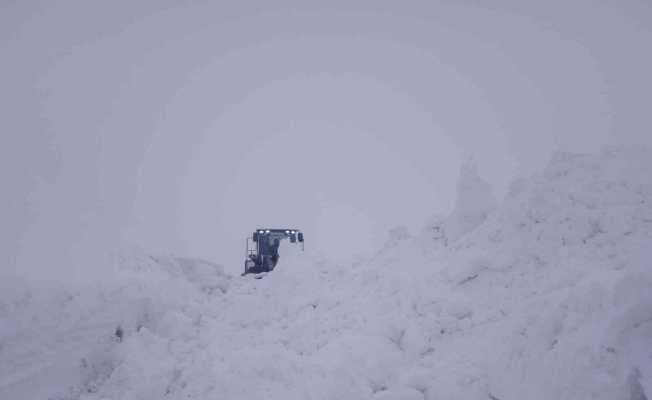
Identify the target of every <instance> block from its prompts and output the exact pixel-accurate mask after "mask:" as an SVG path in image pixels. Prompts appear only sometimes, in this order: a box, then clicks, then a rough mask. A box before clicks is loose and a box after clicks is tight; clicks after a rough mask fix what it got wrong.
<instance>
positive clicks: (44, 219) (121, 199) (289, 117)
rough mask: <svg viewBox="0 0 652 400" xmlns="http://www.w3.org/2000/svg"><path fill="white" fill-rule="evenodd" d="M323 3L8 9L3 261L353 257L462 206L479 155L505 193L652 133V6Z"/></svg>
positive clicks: (1, 18) (64, 271) (1, 124)
mask: <svg viewBox="0 0 652 400" xmlns="http://www.w3.org/2000/svg"><path fill="white" fill-rule="evenodd" d="M272 3H274V4H273V5H272ZM323 3H325V4H327V5H323V6H315V5H312V4H310V5H309V4H308V2H303V1H297V2H294V3H289V2H282V3H281V2H263V1H261V2H258V4H255V3H246V4H245V2H233V4H232V5H227V4H226V2H210V1H174V2H173V1H140V2H131V1H111V2H108V1H102V2H100V1H57V2H53V1H43V2H36V1H10V0H2V1H1V2H0V54H1V56H0V57H1V62H0V88H1V91H0V110H1V115H2V117H1V118H0V133H1V135H2V136H1V139H0V149H1V150H0V156H1V161H0V163H1V164H0V166H1V172H0V178H1V179H2V182H1V188H2V209H1V211H0V217H1V218H2V226H1V227H0V235H1V236H0V250H1V251H2V259H1V261H2V266H1V268H2V269H1V270H0V272H2V273H8V274H18V275H22V276H34V275H37V276H38V275H40V276H46V277H47V276H52V275H63V276H67V275H69V274H79V273H81V271H84V270H92V266H91V264H93V261H92V260H93V259H94V258H95V257H96V254H100V253H102V252H106V251H109V250H111V249H113V248H115V247H116V246H118V244H119V243H124V242H129V243H135V244H138V245H141V246H143V247H145V248H146V249H149V250H151V251H154V252H165V253H177V254H180V255H187V256H200V257H204V258H207V259H210V260H213V261H215V262H218V263H222V264H225V266H226V267H227V269H228V270H229V271H231V272H239V271H240V270H241V269H242V261H243V253H244V238H245V237H246V236H247V234H249V233H250V232H251V231H252V230H253V229H255V228H257V227H263V226H272V227H286V226H288V227H297V228H301V229H303V230H304V231H305V232H306V239H307V245H308V246H309V247H310V248H311V249H313V250H315V251H317V252H322V253H325V254H328V255H331V256H334V257H336V258H344V257H348V256H351V255H354V254H356V253H366V252H370V251H372V250H373V249H374V248H375V247H377V246H378V245H380V242H381V241H382V239H383V237H384V235H385V233H386V231H387V229H389V228H391V227H392V226H395V225H399V224H404V225H407V226H408V227H409V228H410V229H411V230H412V231H413V232H416V231H417V230H418V229H419V228H420V227H421V225H422V224H423V222H424V221H425V219H426V218H427V217H428V216H429V215H431V214H434V213H447V212H449V211H450V210H451V208H452V207H453V204H454V200H455V199H454V196H455V183H456V179H457V176H458V172H459V167H460V164H461V163H462V162H463V160H465V159H467V158H469V157H473V158H474V159H475V160H476V161H477V163H478V164H479V169H480V171H481V173H482V174H483V175H484V177H485V178H486V179H487V180H488V181H489V182H490V183H492V184H493V185H494V187H495V188H496V194H498V195H499V196H500V195H502V193H503V192H504V190H505V187H506V186H507V185H508V183H509V181H510V180H511V179H512V178H513V177H515V176H518V175H527V174H529V173H531V172H533V171H536V170H537V169H540V168H541V167H542V166H543V165H544V164H545V162H546V160H547V159H548V158H549V157H550V154H551V152H553V151H555V150H570V151H597V150H599V149H600V148H601V147H602V146H603V145H605V144H609V143H612V144H613V143H630V144H632V143H634V144H638V143H647V144H650V143H652V131H651V130H650V127H651V125H652V124H651V123H650V118H651V117H650V114H651V112H650V104H652V78H651V76H652V75H651V73H650V71H652V56H651V54H652V52H651V51H650V46H651V43H652V33H651V30H652V3H650V2H649V1H634V0H632V1H614V2H597V1H590V2H589V1H545V2H523V1H491V2H488V1H478V2H472V1H459V2H455V1H441V2H435V1H430V2H418V3H417V2H409V5H408V2H398V1H397V2H381V1H374V2H365V3H356V4H358V5H352V3H353V2H349V1H346V2H330V1H329V2H323ZM490 3H491V6H489V4H490Z"/></svg>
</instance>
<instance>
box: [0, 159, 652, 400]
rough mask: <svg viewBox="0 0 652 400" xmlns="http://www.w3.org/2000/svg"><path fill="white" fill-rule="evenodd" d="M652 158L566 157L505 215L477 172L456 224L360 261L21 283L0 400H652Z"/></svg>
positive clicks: (1, 336)
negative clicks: (65, 283)
mask: <svg viewBox="0 0 652 400" xmlns="http://www.w3.org/2000/svg"><path fill="white" fill-rule="evenodd" d="M651 160H652V153H650V152H648V151H645V150H618V149H609V150H605V151H604V152H603V153H601V154H599V155H572V154H559V155H557V156H555V157H554V159H553V160H552V161H551V163H550V165H549V166H548V168H547V169H546V170H545V171H543V172H542V173H541V174H539V175H537V176H535V177H533V178H531V179H528V180H522V181H518V182H515V183H514V184H513V185H512V188H511V190H510V193H509V195H508V197H507V198H506V199H505V201H504V202H503V203H502V204H498V205H496V203H495V201H494V200H493V197H492V196H491V194H490V190H488V188H487V186H486V184H484V183H483V182H482V180H481V179H480V178H479V177H478V176H477V171H475V169H474V168H472V167H467V168H466V170H465V172H464V173H463V174H462V178H461V179H462V181H461V182H460V185H459V200H458V206H457V208H456V210H455V212H454V213H453V214H452V215H451V216H449V217H445V218H437V219H435V220H433V221H431V223H429V224H428V226H427V227H426V229H424V231H423V232H422V233H421V234H419V235H418V236H416V237H413V236H410V234H409V233H408V232H406V231H405V230H404V229H396V230H394V231H393V232H392V234H391V235H390V240H389V241H388V243H387V245H386V246H385V248H383V249H382V250H381V251H379V253H378V254H377V255H376V256H375V257H374V258H373V259H371V260H368V261H365V262H360V263H357V264H355V265H336V264H332V263H328V262H325V261H322V260H318V259H316V258H315V257H312V256H311V255H310V254H309V253H306V254H301V255H297V256H291V257H287V256H284V257H283V258H282V259H281V263H280V264H279V267H278V268H277V269H276V270H275V271H274V272H273V273H270V274H269V275H267V276H266V277H265V278H264V279H261V280H256V279H253V278H252V277H244V278H243V277H229V276H226V275H224V274H223V273H222V272H221V269H220V268H219V267H218V266H215V265H212V264H209V263H206V262H199V261H192V260H179V259H176V258H173V257H163V258H152V257H148V256H146V255H143V254H141V253H132V254H129V255H128V256H125V257H123V258H122V259H121V260H119V262H117V265H119V266H120V271H121V273H120V275H119V276H120V277H119V278H116V279H115V281H111V282H103V283H102V284H98V285H94V286H92V287H90V286H86V287H79V288H65V289H63V288H60V289H57V290H40V291H37V290H34V288H30V287H29V286H27V287H26V288H24V289H20V288H14V289H13V290H12V291H11V293H4V294H3V295H2V296H0V298H2V303H1V305H0V322H1V323H2V325H0V398H2V399H5V398H27V399H28V398H34V399H36V398H52V399H85V400H91V399H93V400H95V399H160V398H170V399H182V398H183V399H189V398H190V399H192V398H194V399H260V398H265V399H284V400H286V399H384V400H389V399H501V400H510V399H519V400H520V399H623V400H625V399H627V400H642V399H646V398H650V394H651V393H652V265H650V263H651V262H650V260H651V259H652V257H651V256H652V248H651V245H652V175H650V171H652V161H651Z"/></svg>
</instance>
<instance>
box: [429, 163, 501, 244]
mask: <svg viewBox="0 0 652 400" xmlns="http://www.w3.org/2000/svg"><path fill="white" fill-rule="evenodd" d="M496 205H497V202H496V198H495V197H494V194H493V191H492V189H491V185H489V183H487V182H486V181H485V180H483V179H482V178H481V177H480V175H479V173H478V166H477V164H476V163H475V161H473V159H470V160H468V161H467V162H466V163H465V164H464V165H462V168H461V170H460V177H459V180H458V183H457V202H456V206H455V209H454V210H453V213H452V214H451V215H449V216H441V215H437V216H434V217H432V218H431V219H430V221H429V223H427V224H426V226H425V228H424V232H423V236H424V237H426V238H428V239H430V240H429V243H428V244H427V245H428V247H429V248H432V249H435V250H439V249H441V247H446V246H448V245H449V243H453V242H455V241H456V240H458V239H460V238H461V237H462V236H464V235H465V234H467V233H468V232H470V231H472V230H473V229H475V228H476V227H478V226H479V225H480V224H482V223H483V222H484V221H485V220H486V219H487V217H488V216H489V214H490V213H491V212H492V211H493V210H494V209H495V208H496Z"/></svg>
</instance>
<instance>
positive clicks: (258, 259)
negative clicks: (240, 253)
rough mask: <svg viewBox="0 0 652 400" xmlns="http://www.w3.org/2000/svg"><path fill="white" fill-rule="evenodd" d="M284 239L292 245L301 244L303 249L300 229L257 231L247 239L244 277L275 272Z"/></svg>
mask: <svg viewBox="0 0 652 400" xmlns="http://www.w3.org/2000/svg"><path fill="white" fill-rule="evenodd" d="M284 239H289V240H290V243H297V242H299V243H301V247H302V249H303V246H304V241H303V232H301V231H300V230H298V229H257V230H255V231H254V232H253V234H252V235H251V236H248V237H247V249H246V257H245V262H244V272H243V273H242V275H243V276H244V275H247V274H260V273H263V272H270V271H273V270H274V268H275V267H276V264H277V263H278V260H279V254H278V248H279V246H280V244H281V241H282V240H284Z"/></svg>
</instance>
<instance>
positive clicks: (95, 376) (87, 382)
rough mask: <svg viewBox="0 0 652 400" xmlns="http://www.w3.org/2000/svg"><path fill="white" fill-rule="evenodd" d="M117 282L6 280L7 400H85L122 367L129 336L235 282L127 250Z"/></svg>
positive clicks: (201, 267) (190, 263)
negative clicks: (83, 397) (124, 343)
mask: <svg viewBox="0 0 652 400" xmlns="http://www.w3.org/2000/svg"><path fill="white" fill-rule="evenodd" d="M114 266H115V271H114V274H113V275H112V276H111V279H110V280H106V281H102V282H95V283H92V284H85V285H82V284H77V285H71V286H69V287H52V286H51V285H50V284H47V283H38V284H37V283H34V282H15V281H12V282H2V291H1V292H0V399H5V398H6V399H10V398H12V399H13V398H15V399H18V398H21V399H31V398H33V399H43V398H47V399H49V398H52V399H67V398H79V396H80V395H81V393H83V392H88V391H90V392H92V391H94V390H96V388H97V387H99V386H100V385H101V384H102V382H103V381H104V380H105V379H107V378H108V377H109V376H110V375H111V374H112V373H113V371H114V369H115V367H116V366H117V365H119V364H120V363H121V362H122V358H121V355H120V351H121V350H120V349H121V347H122V345H121V342H122V341H123V339H124V338H125V337H126V336H128V335H130V334H131V333H133V332H136V331H139V330H143V329H149V328H151V327H152V326H156V327H157V328H158V327H160V326H162V324H165V319H166V318H170V315H174V314H175V312H176V311H175V310H179V309H180V308H184V307H192V308H199V307H201V305H202V303H203V302H205V301H206V299H208V298H212V297H215V296H220V295H222V294H223V293H224V292H226V290H227V288H228V286H229V284H230V281H231V278H230V277H228V276H227V275H225V274H224V272H223V270H222V267H221V266H218V265H215V264H211V263H209V262H206V261H202V260H188V259H179V258H175V257H157V258H154V257H150V256H147V255H145V254H143V253H142V252H139V251H137V250H129V251H123V252H121V253H120V255H117V256H116V258H115V260H114Z"/></svg>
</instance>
